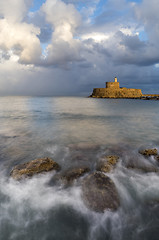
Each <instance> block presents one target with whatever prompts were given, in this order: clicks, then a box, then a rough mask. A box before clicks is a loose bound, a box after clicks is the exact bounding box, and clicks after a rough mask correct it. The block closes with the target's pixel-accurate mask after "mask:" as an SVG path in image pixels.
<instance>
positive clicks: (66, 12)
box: [42, 0, 81, 65]
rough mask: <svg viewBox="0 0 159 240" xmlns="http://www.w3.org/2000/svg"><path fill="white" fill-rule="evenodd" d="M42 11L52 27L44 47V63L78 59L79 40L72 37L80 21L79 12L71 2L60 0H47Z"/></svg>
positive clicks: (61, 62)
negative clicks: (45, 54) (49, 38)
mask: <svg viewBox="0 0 159 240" xmlns="http://www.w3.org/2000/svg"><path fill="white" fill-rule="evenodd" d="M42 11H44V13H45V14H46V20H47V21H48V22H49V23H50V24H51V25H52V27H53V34H52V41H51V43H50V44H49V45H48V47H47V49H46V51H47V58H46V64H55V65H56V64H57V65H58V64H59V65H63V64H65V63H66V64H67V62H71V61H78V60H80V59H81V57H80V41H79V40H78V39H75V38H74V37H75V33H76V29H77V27H78V26H79V25H80V21H81V17H80V14H79V12H78V11H77V10H76V9H75V7H74V6H73V5H72V4H65V3H64V2H62V1H60V0H58V1H57V0H47V1H46V3H45V4H43V6H42Z"/></svg>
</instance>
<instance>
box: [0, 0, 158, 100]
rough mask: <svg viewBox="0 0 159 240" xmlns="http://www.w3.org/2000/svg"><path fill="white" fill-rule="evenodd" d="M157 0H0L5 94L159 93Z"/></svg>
mask: <svg viewBox="0 0 159 240" xmlns="http://www.w3.org/2000/svg"><path fill="white" fill-rule="evenodd" d="M158 12H159V4H158V0H151V1H150V0H91V1H90V0H5V1H4V0H0V96H3V95H31V96H39V95H40V96H88V95H90V94H91V92H92V89H93V88H96V87H105V82H106V81H113V79H114V77H115V76H117V77H118V80H119V82H120V86H122V87H130V88H141V89H142V92H143V93H159V14H158Z"/></svg>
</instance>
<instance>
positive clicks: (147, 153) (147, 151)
mask: <svg viewBox="0 0 159 240" xmlns="http://www.w3.org/2000/svg"><path fill="white" fill-rule="evenodd" d="M139 153H140V154H142V155H144V156H147V157H149V156H156V155H158V152H157V149H156V148H153V149H144V150H139Z"/></svg>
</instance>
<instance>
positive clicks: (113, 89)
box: [90, 77, 159, 100]
mask: <svg viewBox="0 0 159 240" xmlns="http://www.w3.org/2000/svg"><path fill="white" fill-rule="evenodd" d="M90 97H93V98H135V99H136V98H137V99H147V100H149V99H155V100H159V94H142V91H141V89H134V88H126V87H120V86H119V82H118V81H117V77H115V79H114V82H106V87H105V88H94V89H93V93H92V94H91V95H90Z"/></svg>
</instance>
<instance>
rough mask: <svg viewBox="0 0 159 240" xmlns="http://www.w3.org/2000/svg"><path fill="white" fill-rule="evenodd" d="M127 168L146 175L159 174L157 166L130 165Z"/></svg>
mask: <svg viewBox="0 0 159 240" xmlns="http://www.w3.org/2000/svg"><path fill="white" fill-rule="evenodd" d="M127 168H129V169H133V170H137V171H141V172H144V173H150V172H159V170H158V168H156V167H155V166H146V165H145V166H140V165H136V164H133V163H129V164H127Z"/></svg>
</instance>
